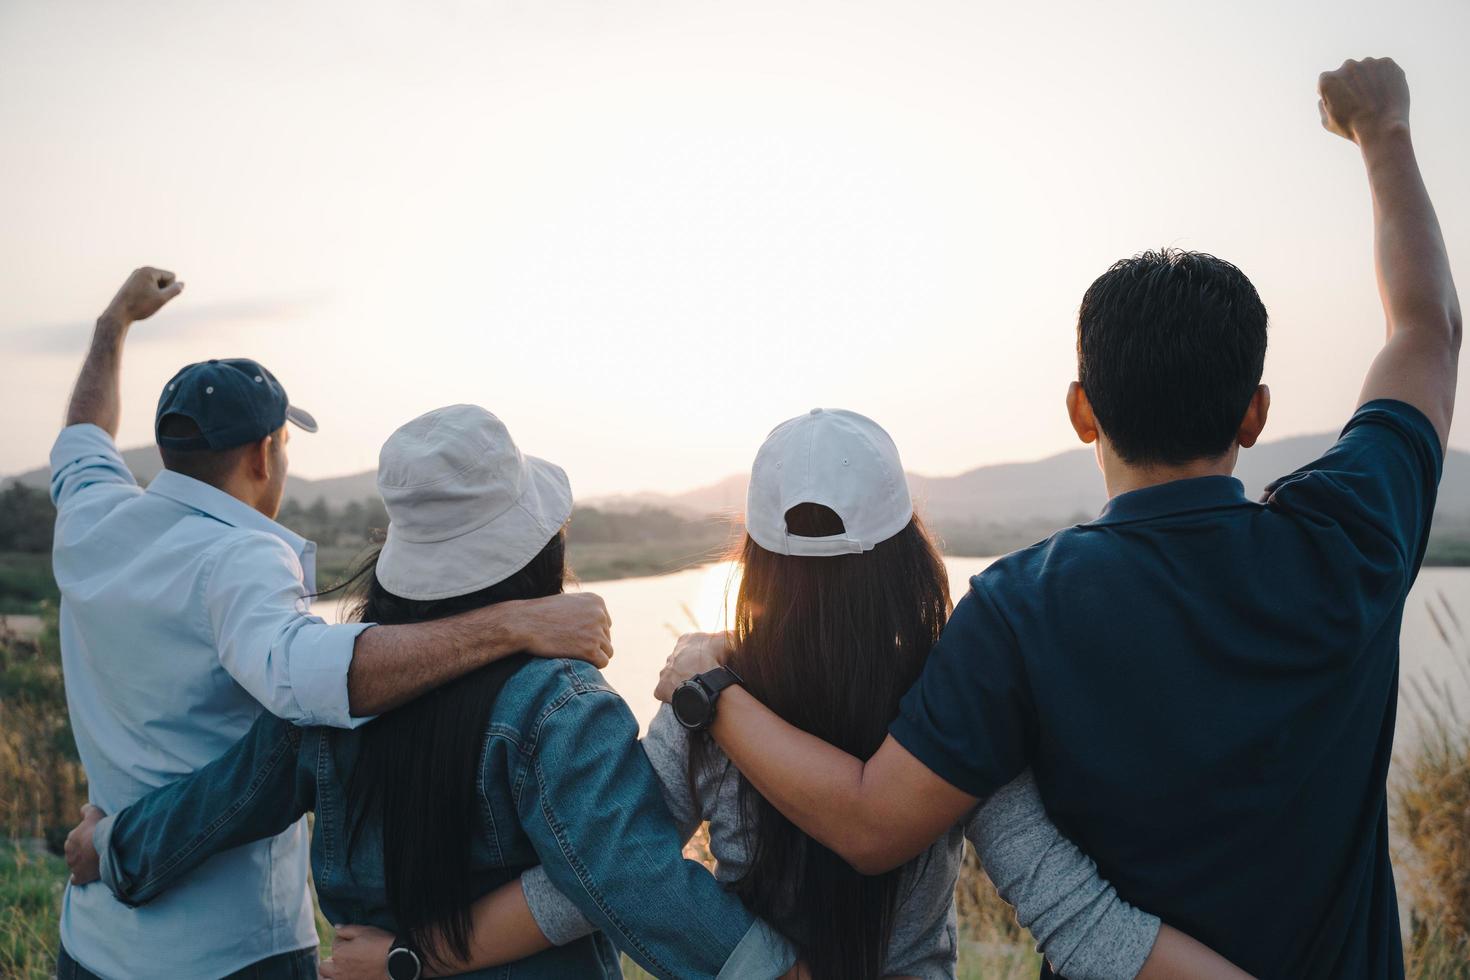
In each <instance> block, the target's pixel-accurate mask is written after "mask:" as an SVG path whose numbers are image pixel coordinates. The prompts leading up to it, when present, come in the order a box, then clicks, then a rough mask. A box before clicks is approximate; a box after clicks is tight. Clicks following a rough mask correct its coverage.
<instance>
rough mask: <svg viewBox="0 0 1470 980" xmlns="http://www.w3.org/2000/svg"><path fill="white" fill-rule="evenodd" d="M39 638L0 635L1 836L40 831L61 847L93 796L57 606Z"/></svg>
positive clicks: (8, 633) (45, 619) (44, 615)
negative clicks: (70, 706) (69, 701)
mask: <svg viewBox="0 0 1470 980" xmlns="http://www.w3.org/2000/svg"><path fill="white" fill-rule="evenodd" d="M42 618H43V623H44V626H43V629H42V632H41V634H40V636H38V637H36V638H35V639H27V638H23V637H21V636H18V635H16V634H15V633H14V632H13V631H10V630H8V629H6V630H5V631H4V632H3V633H0V836H3V837H6V838H11V839H15V838H33V837H39V838H43V839H45V840H46V841H47V843H48V844H49V845H51V846H52V848H53V849H59V847H60V842H61V841H62V840H63V839H65V836H66V832H67V830H69V829H70V828H71V827H72V825H74V824H75V823H76V821H77V811H78V810H79V809H80V807H81V805H82V804H83V803H85V802H86V800H87V778H86V774H85V773H84V772H83V771H82V765H81V763H80V762H79V761H78V760H77V753H76V744H75V742H73V740H72V733H71V724H70V722H69V720H68V718H67V713H66V693H65V691H64V689H63V688H62V683H61V644H60V640H59V637H58V634H57V627H56V609H55V607H54V606H50V605H48V606H47V607H45V608H44V609H43V611H42Z"/></svg>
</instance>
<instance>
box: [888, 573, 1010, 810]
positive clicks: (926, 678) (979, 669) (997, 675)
mask: <svg viewBox="0 0 1470 980" xmlns="http://www.w3.org/2000/svg"><path fill="white" fill-rule="evenodd" d="M1036 731H1037V723H1036V708H1035V704H1034V702H1033V700H1032V696H1031V688H1030V683H1029V681H1028V678H1027V676H1026V669H1025V664H1024V662H1023V661H1022V659H1021V653H1020V649H1019V647H1018V645H1017V643H1016V637H1015V634H1013V633H1012V632H1011V628H1010V625H1009V624H1008V623H1006V621H1005V619H1004V618H1003V617H1002V616H1001V614H1000V611H999V610H998V609H997V608H996V605H995V602H994V600H993V599H992V598H991V596H990V594H989V592H988V591H987V589H986V586H985V576H984V575H978V576H976V577H975V578H974V579H973V580H972V581H971V587H970V591H969V592H968V593H967V594H966V595H965V597H964V598H963V599H961V600H960V602H959V604H958V605H957V606H955V610H954V615H953V616H951V617H950V619H949V622H948V624H946V625H945V627H944V633H943V634H942V635H941V636H940V638H939V642H938V643H937V644H936V645H935V647H934V650H933V651H932V652H931V653H930V654H929V658H928V660H926V661H925V663H924V670H923V672H922V673H921V674H920V675H919V679H918V681H916V682H915V683H914V686H913V687H912V688H910V689H909V692H908V693H907V694H905V695H904V698H903V701H902V702H901V703H900V704H899V711H898V718H897V719H895V720H894V722H893V725H892V726H891V728H890V733H891V734H892V735H893V737H894V738H895V739H896V740H897V741H898V743H899V744H900V745H902V746H903V747H904V748H905V749H907V750H908V751H909V752H910V753H912V754H913V756H914V757H915V758H917V759H918V760H919V761H920V762H922V763H923V764H924V765H925V766H928V767H929V769H931V770H932V771H933V772H934V773H935V774H936V775H938V776H940V777H941V778H942V779H944V780H945V781H946V782H949V783H951V784H952V785H954V786H956V787H958V788H959V789H961V790H964V791H965V792H966V793H969V794H970V795H971V796H978V797H982V798H983V797H987V796H989V795H990V794H991V793H993V792H995V791H996V790H997V789H999V788H1000V787H1001V786H1004V785H1005V784H1006V783H1008V782H1010V781H1011V780H1012V779H1014V778H1015V777H1016V776H1017V775H1018V774H1019V773H1020V772H1021V770H1023V769H1024V768H1026V765H1027V764H1028V762H1029V761H1030V757H1031V752H1032V751H1033V749H1034V747H1035V743H1036Z"/></svg>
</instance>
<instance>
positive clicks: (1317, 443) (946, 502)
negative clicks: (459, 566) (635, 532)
mask: <svg viewBox="0 0 1470 980" xmlns="http://www.w3.org/2000/svg"><path fill="white" fill-rule="evenodd" d="M1335 439H1336V435H1335V434H1334V433H1327V432H1323V433H1319V434H1316V435H1306V436H1293V437H1291V438H1288V439H1279V440H1277V441H1275V442H1265V443H1260V444H1258V445H1257V446H1256V447H1255V448H1254V449H1248V450H1245V451H1244V452H1242V453H1241V456H1240V464H1239V465H1238V466H1237V467H1236V476H1238V477H1240V480H1241V482H1242V483H1244V484H1245V487H1246V492H1247V493H1248V494H1250V495H1251V496H1252V497H1259V496H1260V495H1261V494H1262V493H1263V492H1264V491H1265V489H1266V484H1268V483H1270V482H1271V481H1272V480H1274V479H1276V478H1277V477H1279V476H1284V475H1286V474H1287V473H1290V472H1291V471H1292V470H1295V469H1296V468H1297V467H1299V466H1302V465H1303V464H1305V463H1308V462H1311V461H1312V460H1313V459H1316V458H1317V457H1318V456H1320V455H1322V453H1323V452H1325V451H1326V450H1327V448H1328V447H1329V446H1331V445H1332V443H1333V441H1334V440H1335ZM745 485H746V477H745V475H744V474H737V475H735V476H728V477H726V478H725V479H723V480H720V481H719V482H718V483H712V484H709V485H708V486H704V487H698V488H696V489H694V490H689V491H687V492H685V493H678V494H657V493H643V494H623V495H619V496H615V497H600V498H593V499H591V500H588V501H586V503H587V504H588V505H589V506H595V507H600V508H603V509H605V510H619V509H623V510H633V509H637V508H640V507H650V506H651V507H660V508H663V509H666V510H672V511H676V512H683V513H689V514H715V513H739V512H741V511H743V510H744V509H745ZM909 489H910V491H911V492H912V493H913V495H914V499H915V500H916V501H917V503H918V505H919V508H920V510H921V512H922V513H923V514H924V516H925V517H926V518H927V519H928V520H929V521H931V522H932V523H935V524H953V523H956V522H983V523H997V524H1001V523H1012V522H1025V523H1031V522H1038V521H1039V522H1051V523H1052V524H1053V526H1055V524H1056V523H1057V522H1061V521H1067V520H1071V519H1072V518H1075V517H1078V516H1085V517H1091V516H1093V515H1095V514H1097V512H1098V511H1099V510H1101V509H1102V506H1103V504H1104V503H1105V502H1106V500H1107V492H1106V490H1105V488H1104V487H1103V481H1102V474H1101V473H1099V472H1098V468H1097V458H1096V457H1095V456H1094V454H1093V451H1092V450H1091V449H1074V450H1071V451H1069V452H1065V453H1058V454H1057V455H1055V456H1048V457H1046V458H1045V459H1038V460H1033V461H1031V462H1027V463H999V464H993V465H990V466H980V467H977V468H975V469H973V470H968V471H966V472H964V473H960V474H958V475H956V476H922V475H920V474H917V473H910V474H909ZM1438 514H1439V516H1440V517H1441V518H1446V517H1448V518H1454V519H1463V520H1467V521H1470V453H1467V452H1464V451H1463V450H1458V449H1451V450H1450V453H1449V456H1448V457H1447V458H1446V460H1445V467H1444V477H1443V480H1442V481H1441V483H1440V490H1439V509H1438Z"/></svg>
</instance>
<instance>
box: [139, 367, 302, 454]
mask: <svg viewBox="0 0 1470 980" xmlns="http://www.w3.org/2000/svg"><path fill="white" fill-rule="evenodd" d="M168 415H182V416H183V417H184V418H186V419H191V420H192V421H193V422H194V424H195V425H197V426H199V431H200V433H201V434H200V435H199V436H194V437H186V438H180V437H177V436H164V435H161V434H160V433H159V428H160V426H161V423H162V422H163V419H164V417H165V416H168ZM287 421H290V422H293V423H295V425H297V426H298V427H299V428H301V429H304V430H305V431H307V432H315V431H316V429H317V425H316V419H314V418H312V417H311V414H310V413H309V412H305V411H302V410H301V409H299V408H297V407H296V406H295V405H292V404H291V402H290V400H289V399H287V398H286V389H285V388H282V387H281V383H280V382H279V381H277V380H276V376H275V375H274V374H271V373H270V372H269V371H267V370H266V369H265V366H264V365H262V364H260V363H259V362H258V361H252V360H250V359H249V358H248V357H236V358H230V359H228V360H211V361H201V362H200V363H198V364H190V365H189V366H188V367H186V368H184V369H183V370H181V371H180V372H179V373H178V374H176V375H174V376H173V378H171V379H170V380H169V383H168V384H166V385H164V387H163V394H161V395H159V396H158V412H157V414H156V415H154V417H153V435H154V438H155V439H157V440H158V444H159V445H160V446H162V447H163V448H164V449H176V450H179V451H180V452H190V451H193V450H198V449H212V450H216V451H217V450H222V449H233V448H235V447H236V446H243V445H245V444H246V443H251V442H259V441H260V440H261V439H264V438H265V437H266V436H268V435H270V434H271V433H272V432H275V431H276V430H277V429H279V428H280V427H281V426H283V425H285V424H286V422H287Z"/></svg>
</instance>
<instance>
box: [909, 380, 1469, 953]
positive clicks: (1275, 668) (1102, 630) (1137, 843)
mask: <svg viewBox="0 0 1470 980" xmlns="http://www.w3.org/2000/svg"><path fill="white" fill-rule="evenodd" d="M1442 456H1443V453H1442V451H1441V448H1440V444H1439V438H1438V436H1436V435H1435V432H1434V429H1433V427H1432V426H1431V425H1430V423H1429V421H1428V420H1427V419H1426V418H1425V417H1424V416H1423V415H1422V414H1421V413H1420V412H1418V411H1417V410H1415V409H1414V408H1412V407H1410V406H1408V405H1405V404H1403V403H1401V402H1396V401H1375V402H1370V403H1369V404H1367V405H1364V406H1363V407H1362V408H1360V409H1359V410H1358V412H1357V413H1356V414H1355V415H1354V416H1353V418H1352V420H1351V421H1350V422H1349V423H1348V425H1347V427H1346V428H1345V429H1344V430H1343V433H1342V436H1341V437H1340V438H1339V440H1338V441H1337V443H1336V444H1335V445H1334V446H1333V447H1332V448H1331V449H1330V450H1329V451H1328V452H1327V453H1326V454H1325V455H1324V456H1322V457H1321V458H1320V459H1318V460H1316V461H1315V462H1313V463H1311V464H1309V465H1307V466H1305V467H1303V468H1301V469H1299V470H1297V471H1296V472H1294V473H1292V474H1290V475H1288V476H1285V477H1283V478H1281V479H1279V480H1277V481H1276V482H1275V483H1273V484H1272V485H1271V486H1270V487H1269V488H1268V489H1267V494H1266V497H1265V499H1264V500H1263V501H1261V502H1259V503H1258V502H1254V501H1251V500H1249V499H1247V498H1246V496H1245V492H1244V489H1243V487H1242V486H1241V484H1240V482H1239V481H1237V480H1234V479H1231V478H1229V477H1223V476H1212V477H1203V478H1200V479H1193V480H1180V481H1177V482H1173V483H1166V484H1162V485H1159V486H1155V487H1149V488H1146V489H1143V490H1137V491H1134V492H1131V493H1125V494H1120V495H1119V496H1117V497H1114V498H1113V499H1112V501H1110V502H1109V503H1108V505H1107V507H1106V508H1105V509H1104V510H1103V512H1102V515H1101V516H1100V517H1098V519H1097V520H1095V521H1093V522H1091V523H1089V524H1082V525H1079V526H1076V527H1071V528H1067V529H1065V530H1063V531H1059V532H1058V533H1057V534H1055V535H1053V536H1052V537H1051V538H1049V539H1047V540H1046V541H1043V542H1041V543H1040V544H1037V545H1034V546H1032V547H1030V548H1027V549H1026V550H1024V551H1020V552H1017V553H1015V554H1012V555H1008V556H1007V557H1005V558H1003V559H1001V560H1000V561H997V562H996V563H995V564H993V565H991V566H990V567H989V568H988V569H986V570H985V571H984V572H983V573H981V574H980V575H977V576H975V577H974V578H973V579H972V580H971V582H970V586H971V588H970V591H969V593H968V594H966V596H965V597H964V599H962V600H961V601H960V603H959V604H958V605H957V606H956V607H955V611H954V616H953V617H952V618H951V619H950V621H949V624H948V626H947V627H946V629H945V631H944V635H943V637H942V638H941V639H940V641H939V644H938V645H937V646H936V647H935V649H934V651H933V653H932V654H931V655H930V657H929V660H928V662H927V664H926V666H925V668H924V672H923V674H922V675H921V677H920V678H919V680H918V682H917V683H916V684H915V685H914V687H913V689H912V690H910V691H909V693H908V694H907V695H906V696H905V698H904V700H903V704H902V708H901V710H900V714H899V718H898V720H896V721H895V722H894V724H893V728H892V734H893V736H894V738H896V739H897V740H898V741H899V742H900V743H901V744H902V745H903V746H904V747H905V748H906V749H908V751H909V752H911V753H913V755H915V756H916V757H917V758H918V759H919V760H920V761H922V762H923V763H924V764H925V765H926V766H928V767H929V768H930V769H932V770H933V771H934V772H935V773H937V774H939V775H940V776H942V777H943V778H944V779H946V780H947V781H949V782H950V783H953V784H954V785H955V786H957V787H959V788H960V789H962V790H964V791H965V792H967V793H971V794H973V795H975V796H980V797H984V796H988V795H989V794H990V793H992V792H994V791H995V790H996V789H998V788H999V787H1000V786H1002V785H1004V784H1005V783H1007V782H1009V781H1010V780H1011V779H1012V778H1014V777H1015V776H1016V775H1018V774H1019V773H1020V772H1021V770H1022V769H1024V768H1025V767H1026V766H1027V765H1028V764H1030V765H1032V766H1033V767H1034V768H1035V771H1036V778H1037V782H1038V784H1039V785H1040V788H1041V793H1042V796H1043V798H1044V799H1045V801H1046V806H1047V810H1048V811H1049V812H1050V814H1051V816H1052V819H1053V820H1054V821H1055V822H1056V824H1057V826H1059V827H1060V828H1061V829H1062V831H1063V832H1064V833H1066V834H1067V835H1068V836H1069V837H1071V838H1072V839H1073V840H1074V841H1076V842H1077V844H1078V845H1079V846H1081V847H1082V849H1083V850H1085V851H1086V852H1087V853H1088V854H1090V855H1091V856H1092V857H1093V858H1094V859H1095V860H1096V861H1097V864H1098V868H1099V870H1100V871H1101V873H1102V874H1103V876H1104V877H1106V878H1107V879H1108V880H1110V881H1111V882H1112V883H1113V884H1114V885H1116V886H1117V889H1118V892H1119V894H1120V895H1122V896H1123V897H1124V898H1125V899H1127V900H1128V901H1130V902H1133V903H1134V904H1136V905H1138V906H1139V907H1141V908H1143V909H1146V910H1147V911H1149V912H1153V913H1155V914H1157V915H1159V916H1160V917H1161V918H1163V919H1164V921H1166V922H1168V923H1169V924H1171V925H1173V926H1175V927H1177V928H1179V929H1182V930H1183V931H1185V932H1187V933H1189V934H1191V935H1193V936H1194V937H1195V938H1197V939H1199V940H1200V941H1202V942H1204V943H1206V944H1208V945H1210V946H1212V947H1213V948H1214V949H1215V950H1217V951H1218V952H1220V953H1221V954H1222V955H1224V956H1226V957H1228V958H1229V959H1231V960H1233V961H1234V962H1235V963H1236V964H1237V965H1239V966H1240V967H1242V968H1244V969H1245V970H1248V971H1249V972H1251V973H1253V974H1255V975H1256V976H1259V977H1293V978H1299V977H1332V978H1347V977H1373V978H1380V977H1394V978H1397V977H1402V976H1403V971H1404V968H1403V952H1402V948H1401V940H1400V936H1399V924H1398V909H1397V903H1396V900H1395V896H1394V885H1393V876H1392V871H1391V869H1390V867H1389V858H1388V814H1387V794H1386V790H1385V780H1386V776H1387V773H1388V764H1389V755H1390V752H1391V750H1392V746H1393V731H1394V711H1395V706H1396V702H1397V697H1398V667H1399V623H1400V620H1401V618H1402V616H1403V610H1404V600H1405V598H1406V596H1407V594H1408V591H1409V586H1410V585H1411V584H1412V583H1413V581H1414V576H1415V575H1416V574H1417V573H1418V570H1419V565H1420V562H1421V560H1422V559H1423V556H1424V547H1425V543H1426V540H1427V538H1428V535H1429V524H1430V520H1431V517H1432V515H1433V513H1434V499H1435V492H1436V488H1437V485H1438V483H1439V474H1440V467H1441V465H1442Z"/></svg>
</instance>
